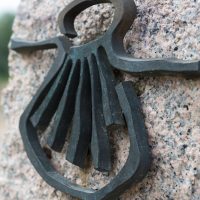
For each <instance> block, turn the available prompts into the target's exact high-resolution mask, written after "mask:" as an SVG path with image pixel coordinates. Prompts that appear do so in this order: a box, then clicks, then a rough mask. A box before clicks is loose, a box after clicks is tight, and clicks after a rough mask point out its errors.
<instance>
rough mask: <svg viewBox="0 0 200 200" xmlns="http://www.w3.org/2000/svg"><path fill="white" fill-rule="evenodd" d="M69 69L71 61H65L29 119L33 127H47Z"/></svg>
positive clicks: (63, 87) (61, 92) (64, 85)
mask: <svg viewBox="0 0 200 200" xmlns="http://www.w3.org/2000/svg"><path fill="white" fill-rule="evenodd" d="M71 67H72V60H71V59H67V60H66V61H65V63H64V64H63V66H62V69H61V70H60V72H59V74H58V75H57V77H56V80H55V81H54V83H53V85H52V86H51V88H50V90H49V92H48V94H47V96H46V97H45V98H44V100H43V102H42V103H41V105H40V106H39V107H38V109H37V110H36V112H35V113H34V114H33V116H32V117H31V122H32V124H33V126H34V127H36V128H42V129H46V128H47V126H48V125H49V123H50V121H51V119H52V117H53V115H54V114H55V112H56V109H57V107H58V104H59V102H60V99H61V97H62V95H63V92H64V89H65V87H66V84H67V80H68V77H69V74H70V70H71Z"/></svg>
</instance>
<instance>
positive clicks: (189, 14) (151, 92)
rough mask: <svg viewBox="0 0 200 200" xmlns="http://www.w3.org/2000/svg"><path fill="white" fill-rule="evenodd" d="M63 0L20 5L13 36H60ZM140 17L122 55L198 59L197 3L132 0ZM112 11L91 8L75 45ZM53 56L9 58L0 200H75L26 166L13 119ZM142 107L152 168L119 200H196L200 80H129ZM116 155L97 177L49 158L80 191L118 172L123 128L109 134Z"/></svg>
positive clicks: (199, 188)
mask: <svg viewBox="0 0 200 200" xmlns="http://www.w3.org/2000/svg"><path fill="white" fill-rule="evenodd" d="M67 3H69V1H67V0H65V1H64V0H57V1H56V3H55V1H51V0H30V1H28V2H27V1H25V0H23V1H22V2H21V5H20V8H19V11H18V14H17V17H16V20H15V23H14V27H13V29H14V36H13V37H18V38H23V39H27V40H39V39H45V38H49V37H53V36H55V35H58V34H59V31H58V27H57V24H56V19H57V16H58V13H59V12H60V11H61V10H62V9H63V7H64V6H65V5H66V4H67ZM136 4H137V6H138V17H137V19H136V20H135V22H134V24H133V26H132V29H131V30H130V31H129V32H128V33H127V36H126V38H125V40H124V44H125V47H126V49H127V52H128V53H131V54H132V55H133V56H135V57H140V58H148V57H150V58H154V57H177V58H180V59H191V60H192V59H200V0H194V1H191V0H165V1H160V0H151V1H150V0H143V1H141V0H137V1H136ZM112 12H113V10H112V8H111V6H108V5H105V6H95V7H93V8H91V9H88V10H87V11H86V12H84V13H83V14H82V15H81V16H80V17H79V18H78V20H76V28H77V30H78V33H79V37H78V38H77V39H76V40H75V41H74V43H76V44H79V43H83V42H87V41H88V40H91V39H92V38H94V37H95V36H96V35H99V34H103V31H105V30H106V28H107V26H108V24H109V23H110V21H111V16H112V15H113V13H112ZM54 57H55V52H54V51H45V52H37V53H32V54H26V55H18V54H16V53H14V52H11V53H10V57H9V60H10V75H11V79H10V83H9V85H8V87H7V88H6V90H5V91H4V98H3V99H2V103H3V105H4V111H5V113H6V114H7V115H8V117H9V122H8V124H9V130H8V131H6V132H4V133H1V140H0V148H1V151H0V199H1V200H8V199H9V200H17V199H19V200H43V199H49V200H60V199H62V200H65V199H66V200H70V199H74V198H71V197H69V196H68V195H65V194H62V193H60V192H58V191H56V190H55V189H53V188H51V187H50V186H48V185H47V184H46V183H45V182H43V180H42V179H41V178H40V177H39V175H38V174H37V173H36V171H35V170H34V169H33V167H32V166H31V164H30V162H29V160H28V159H27V156H26V153H25V152H24V149H23V145H22V141H21V138H20V135H19V131H18V121H19V116H20V114H21V113H22V111H23V110H24V108H25V107H26V105H27V104H28V102H29V101H30V99H31V97H32V95H33V94H34V93H35V91H36V90H37V88H38V87H39V85H40V83H41V82H42V80H43V78H44V76H45V74H46V73H47V70H48V69H49V66H50V65H51V64H52V62H53V59H54ZM122 76H123V79H125V80H132V81H133V82H134V85H135V88H136V90H137V92H138V95H139V96H140V99H141V101H142V106H143V111H144V116H145V121H146V127H147V129H148V133H149V143H150V146H151V149H152V153H153V159H154V160H153V165H152V167H151V170H150V172H149V174H148V175H147V177H146V178H145V179H144V180H143V181H142V182H141V183H140V184H138V186H137V187H136V188H131V189H129V190H128V191H127V192H126V193H125V194H123V195H122V196H121V197H120V198H119V199H121V200H130V199H131V200H143V199H144V200H154V199H157V200H172V199H174V200H179V199H182V200H199V199H200V167H199V166H200V105H199V100H200V78H199V79H198V78H197V79H193V80H192V79H189V78H183V77H169V76H162V77H147V76H146V77H134V76H132V75H128V74H123V75H122ZM111 139H112V143H114V145H113V149H114V150H115V152H116V153H115V155H114V158H115V164H114V170H113V172H112V173H110V174H101V173H99V172H97V171H95V170H94V169H93V168H92V167H91V168H90V169H88V170H86V171H81V170H79V169H78V168H74V167H72V166H71V164H70V163H68V162H66V161H64V160H63V159H61V155H57V154H55V153H53V154H52V162H53V163H54V165H55V167H57V169H58V170H60V171H61V173H63V175H64V176H66V177H68V178H71V179H72V181H74V182H76V183H79V184H81V185H83V186H88V187H91V188H94V189H98V188H100V187H102V186H103V185H104V184H105V183H107V182H108V181H109V180H110V179H111V178H112V177H113V176H114V175H115V173H117V172H118V171H119V170H120V168H121V167H122V166H123V164H124V162H125V160H126V157H127V153H128V146H129V145H128V144H129V142H128V137H127V133H126V132H124V130H118V131H116V132H113V133H111Z"/></svg>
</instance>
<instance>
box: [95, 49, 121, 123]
mask: <svg viewBox="0 0 200 200" xmlns="http://www.w3.org/2000/svg"><path fill="white" fill-rule="evenodd" d="M97 63H98V69H99V74H100V81H101V89H102V101H103V113H104V118H105V122H106V126H110V125H113V124H115V125H124V119H123V116H122V111H121V107H120V105H119V100H118V98H117V93H116V90H115V86H116V84H117V83H116V79H115V77H114V74H113V71H112V68H111V65H110V63H109V61H108V58H107V55H106V53H105V50H104V49H103V48H102V47H100V48H99V49H98V51H97Z"/></svg>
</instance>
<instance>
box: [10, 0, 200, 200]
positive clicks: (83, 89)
mask: <svg viewBox="0 0 200 200" xmlns="http://www.w3.org/2000/svg"><path fill="white" fill-rule="evenodd" d="M100 3H112V4H113V5H114V7H115V13H116V14H115V16H114V20H113V22H112V25H111V26H110V28H109V29H108V31H107V32H106V33H105V34H104V35H103V36H101V37H100V38H98V39H96V40H94V41H92V42H89V43H87V44H84V45H81V46H73V45H72V44H71V42H70V40H69V38H73V37H76V35H77V34H76V31H75V29H74V20H75V18H76V16H77V15H78V14H79V13H80V12H82V11H83V10H85V9H86V8H88V7H90V6H92V5H95V4H100ZM135 17H136V6H135V3H134V1H133V0H75V1H73V2H72V3H71V4H69V5H68V6H67V7H66V8H65V9H64V10H63V11H62V12H61V13H60V15H59V20H58V21H59V22H58V24H59V27H60V31H61V33H62V34H63V36H59V37H55V38H51V39H49V40H45V41H41V42H28V41H21V40H18V39H14V40H12V42H11V48H12V49H13V50H15V51H17V52H19V53H23V52H24V51H29V50H45V49H52V48H57V57H56V59H55V61H54V64H53V65H52V67H51V68H50V70H49V72H48V74H47V76H46V78H45V80H44V81H43V83H42V85H41V86H40V88H39V90H38V91H37V93H36V94H35V96H34V97H33V99H32V101H31V102H30V104H29V105H28V106H27V109H26V110H25V112H24V113H23V115H22V117H21V120H20V132H21V136H22V139H23V143H24V146H25V150H26V152H27V155H28V157H29V159H30V161H31V162H32V164H33V166H34V167H35V169H36V170H37V171H38V173H39V174H40V175H41V177H43V179H44V180H45V181H46V182H47V183H48V184H50V185H51V186H53V187H55V188H56V189H58V190H60V191H62V192H65V193H69V194H70V195H72V196H75V197H78V198H80V199H84V200H92V199H95V200H103V199H104V200H105V199H109V200H110V199H115V198H116V197H118V196H119V195H120V194H121V193H123V192H124V191H125V190H126V189H127V188H129V187H130V186H132V185H134V184H136V183H137V182H139V181H140V180H142V179H143V177H145V175H146V174H147V172H148V170H149V167H150V164H151V154H150V149H149V145H148V140H147V131H146V129H145V126H144V120H143V117H142V113H141V106H140V102H139V100H138V97H137V95H136V93H135V91H134V89H133V87H132V83H131V82H121V83H119V81H118V80H116V77H115V75H114V73H113V69H116V70H121V71H126V72H130V73H136V74H141V73H144V74H154V73H156V74H162V73H164V74H165V73H167V74H171V73H172V74H173V73H175V74H176V73H183V74H190V75H193V74H194V75H195V74H197V73H198V74H199V72H200V70H199V66H200V65H199V62H198V61H194V62H188V61H180V60H170V59H167V60H166V59H135V58H132V57H130V56H128V55H127V54H126V52H125V50H124V48H123V38H124V35H125V34H126V32H127V30H128V29H129V27H130V26H131V24H132V22H133V20H134V19H135ZM53 117H54V120H53V125H52V126H53V129H52V131H51V132H50V133H49V137H48V139H47V141H46V142H47V144H48V145H49V147H50V148H51V149H52V150H54V151H57V152H61V151H62V149H63V146H64V144H65V141H66V137H67V134H69V129H70V125H71V124H72V128H71V133H70V135H71V136H70V140H69V146H68V149H67V152H66V159H67V160H68V161H70V162H71V163H72V164H74V165H77V166H79V167H80V168H84V167H85V161H86V158H87V155H88V152H90V154H91V157H92V161H93V165H94V167H95V169H97V170H99V171H110V170H111V153H110V144H109V138H108V133H107V128H108V127H109V126H111V125H121V126H127V128H128V133H129V137H130V150H129V156H128V159H127V161H126V163H125V165H124V167H123V168H122V170H121V171H120V172H119V174H118V175H117V176H116V177H115V178H114V179H113V180H112V181H111V182H110V183H109V184H108V185H106V186H105V187H103V188H102V189H100V190H98V191H95V190H91V189H86V188H82V187H80V186H79V185H76V184H73V183H72V182H70V180H68V179H65V178H64V177H63V176H61V175H60V174H59V172H57V171H56V170H55V169H54V167H53V166H52V165H51V163H50V161H49V159H48V158H47V156H46V154H45V153H44V151H43V149H42V147H41V145H40V142H39V139H38V135H37V131H38V130H43V131H45V130H46V129H47V127H48V126H49V124H50V122H51V120H52V118H53Z"/></svg>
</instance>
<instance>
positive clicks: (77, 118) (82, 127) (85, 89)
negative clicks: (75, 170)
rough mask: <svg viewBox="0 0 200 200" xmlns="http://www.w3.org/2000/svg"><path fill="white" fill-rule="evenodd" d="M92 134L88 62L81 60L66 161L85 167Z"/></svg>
mask: <svg viewBox="0 0 200 200" xmlns="http://www.w3.org/2000/svg"><path fill="white" fill-rule="evenodd" d="M91 133H92V105H91V85H90V73H89V65H88V61H87V60H86V59H85V60H82V64H81V74H80V83H79V87H78V92H77V97H76V105H75V113H74V118H73V126H72V132H71V138H70V143H69V147H68V150H67V156H66V158H67V160H69V161H70V162H71V163H73V164H75V165H77V166H79V167H81V168H83V167H84V166H85V161H86V157H87V154H88V149H89V146H90V142H91Z"/></svg>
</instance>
